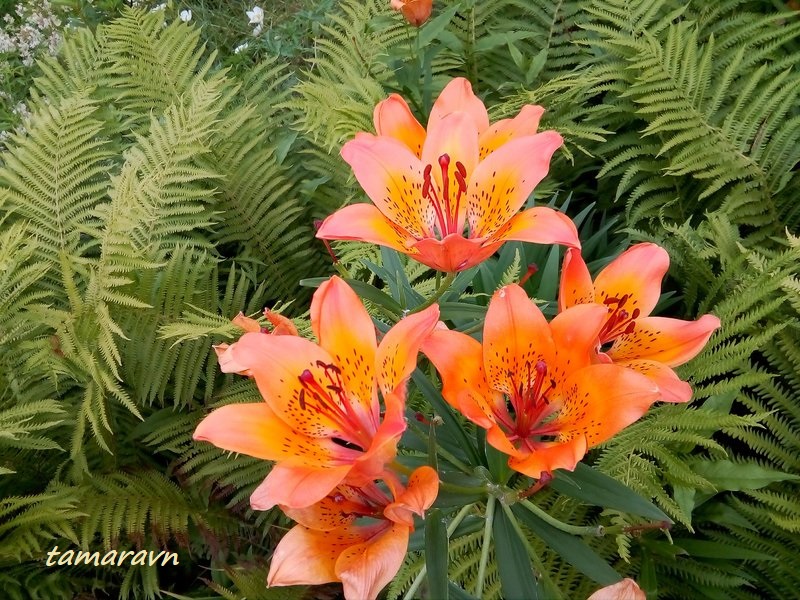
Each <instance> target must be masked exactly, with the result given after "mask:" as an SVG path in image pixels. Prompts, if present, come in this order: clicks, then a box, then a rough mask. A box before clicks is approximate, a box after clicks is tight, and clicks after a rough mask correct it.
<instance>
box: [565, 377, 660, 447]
mask: <svg viewBox="0 0 800 600" xmlns="http://www.w3.org/2000/svg"><path fill="white" fill-rule="evenodd" d="M564 389H565V390H567V393H566V395H565V396H564V397H563V398H562V402H563V408H562V410H561V413H560V414H559V415H558V417H557V418H556V421H558V423H559V425H560V426H561V427H562V430H561V431H562V434H561V435H562V436H563V437H564V438H566V439H570V438H573V437H576V436H582V437H584V438H586V445H587V447H588V448H592V447H594V446H596V445H597V444H600V443H602V442H605V441H606V440H607V439H609V438H611V437H613V436H614V435H615V434H617V433H618V432H619V431H621V430H622V429H624V428H625V427H627V426H628V425H630V424H631V423H634V422H636V421H638V420H639V419H640V418H641V417H642V415H644V414H645V413H646V412H647V409H648V408H650V406H651V405H652V404H653V402H655V401H656V400H658V399H659V397H660V396H661V394H660V392H659V391H658V386H656V384H655V383H653V382H652V381H651V380H650V379H648V378H647V377H645V376H644V375H642V374H640V373H637V372H635V371H633V370H631V369H626V368H625V367H621V366H618V365H608V364H598V365H591V366H589V367H586V368H584V369H580V370H579V371H577V372H575V373H573V374H572V375H571V376H570V377H569V378H568V379H567V381H566V383H565V384H564Z"/></svg>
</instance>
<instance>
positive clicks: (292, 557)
mask: <svg viewBox="0 0 800 600" xmlns="http://www.w3.org/2000/svg"><path fill="white" fill-rule="evenodd" d="M384 477H385V481H386V487H387V488H388V493H387V491H385V490H384V489H382V488H381V487H379V486H378V485H377V484H376V483H375V482H374V481H372V482H369V483H367V484H365V485H363V486H361V487H353V486H348V485H340V486H338V487H337V488H336V489H335V490H333V492H332V493H331V494H329V495H328V496H327V497H325V498H323V499H322V500H321V501H320V502H318V503H316V504H314V505H313V506H309V507H307V508H301V509H292V508H288V507H283V506H282V507H281V508H282V509H283V510H284V512H286V514H287V515H288V516H289V517H291V518H292V519H294V520H295V521H297V522H298V523H299V524H298V525H296V526H295V527H293V528H292V529H291V531H289V533H287V534H286V535H285V536H284V537H283V539H282V540H281V541H280V543H279V544H278V547H277V548H276V549H275V554H274V555H273V557H272V563H271V565H270V570H269V575H268V577H267V585H269V586H283V585H303V584H306V585H317V584H322V583H329V582H332V581H341V582H342V584H343V586H344V595H345V598H347V600H374V599H375V598H376V597H377V596H378V594H379V593H380V591H381V589H383V587H384V586H385V585H386V584H387V583H389V582H390V581H391V580H392V579H393V578H394V576H395V575H396V574H397V571H398V570H400V566H401V565H402V564H403V559H404V558H405V556H406V550H407V549H408V536H409V534H410V533H411V532H412V531H413V530H414V515H415V514H416V515H419V516H423V514H424V512H425V510H426V509H428V508H430V506H431V505H432V504H433V502H434V500H435V499H436V495H437V493H438V491H439V477H438V475H437V473H436V471H434V470H433V469H432V468H430V467H420V468H418V469H416V470H415V471H414V472H413V473H412V474H411V476H410V477H409V480H408V487H403V486H402V485H401V484H400V482H399V481H398V480H397V478H396V476H395V475H394V474H392V473H388V472H387V473H384Z"/></svg>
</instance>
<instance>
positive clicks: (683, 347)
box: [608, 315, 720, 367]
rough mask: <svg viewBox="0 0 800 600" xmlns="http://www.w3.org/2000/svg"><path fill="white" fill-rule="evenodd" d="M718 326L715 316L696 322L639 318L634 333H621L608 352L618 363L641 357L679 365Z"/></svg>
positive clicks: (689, 358)
mask: <svg viewBox="0 0 800 600" xmlns="http://www.w3.org/2000/svg"><path fill="white" fill-rule="evenodd" d="M719 327H720V321H719V319H718V318H717V317H715V316H714V315H703V316H702V317H700V318H699V319H697V320H696V321H683V320H681V319H670V318H667V317H645V318H642V319H637V320H636V325H635V327H634V329H633V332H631V333H626V334H623V335H621V336H619V337H618V338H617V339H616V340H615V341H614V345H613V346H611V348H610V349H609V350H608V355H609V357H611V359H612V360H614V361H615V362H618V361H627V360H635V359H640V358H641V359H646V360H655V361H658V362H662V363H664V364H665V365H667V366H669V367H677V366H678V365H682V364H683V363H685V362H687V361H689V360H691V359H693V358H694V357H695V356H697V355H698V354H699V353H700V351H701V350H702V349H703V347H704V346H705V345H706V343H707V342H708V340H709V338H710V337H711V335H712V334H713V333H714V332H715V331H716V330H717V329H719Z"/></svg>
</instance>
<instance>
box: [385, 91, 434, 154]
mask: <svg viewBox="0 0 800 600" xmlns="http://www.w3.org/2000/svg"><path fill="white" fill-rule="evenodd" d="M372 117H373V121H374V122H375V131H376V132H377V133H378V135H386V136H389V137H393V138H395V139H397V140H400V141H401V142H402V143H403V144H405V145H406V146H408V149H409V150H411V152H413V153H414V155H415V156H417V157H420V156H422V145H423V144H424V143H425V128H424V127H423V126H422V125H420V123H419V121H417V119H416V117H415V116H414V115H413V113H412V112H411V109H410V108H409V107H408V103H407V102H406V101H405V100H404V99H403V97H402V96H400V95H399V94H391V95H390V96H389V97H388V98H387V99H386V100H384V101H383V102H379V103H378V105H377V106H376V107H375V110H374V112H373V114H372Z"/></svg>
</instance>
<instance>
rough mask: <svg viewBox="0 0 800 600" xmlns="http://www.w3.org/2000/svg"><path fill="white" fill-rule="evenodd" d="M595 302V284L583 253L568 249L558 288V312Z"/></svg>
mask: <svg viewBox="0 0 800 600" xmlns="http://www.w3.org/2000/svg"><path fill="white" fill-rule="evenodd" d="M589 302H594V284H593V283H592V276H591V274H590V273H589V269H588V268H587V267H586V263H585V262H584V261H583V257H582V256H581V251H580V250H578V249H576V248H567V252H566V254H565V255H564V262H563V264H562V265H561V281H560V282H559V286H558V310H559V311H563V310H564V309H566V308H569V307H570V306H575V305H576V304H588V303H589Z"/></svg>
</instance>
